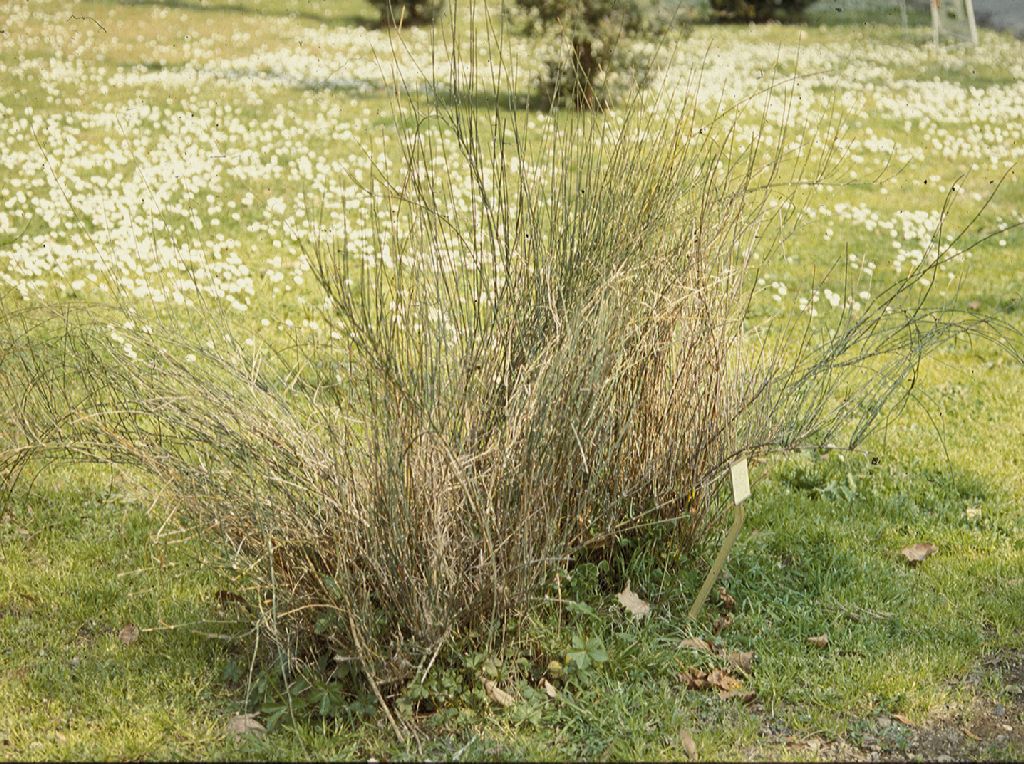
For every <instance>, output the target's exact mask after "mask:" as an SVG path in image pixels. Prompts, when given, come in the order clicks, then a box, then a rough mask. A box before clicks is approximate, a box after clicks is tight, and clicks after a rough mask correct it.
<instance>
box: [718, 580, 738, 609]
mask: <svg viewBox="0 0 1024 764" xmlns="http://www.w3.org/2000/svg"><path fill="white" fill-rule="evenodd" d="M718 604H719V605H721V606H722V610H725V611H726V612H732V611H733V610H735V609H736V598H735V597H733V596H732V595H731V594H729V592H727V591H726V590H725V587H724V586H719V587H718Z"/></svg>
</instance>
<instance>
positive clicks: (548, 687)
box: [540, 679, 558, 698]
mask: <svg viewBox="0 0 1024 764" xmlns="http://www.w3.org/2000/svg"><path fill="white" fill-rule="evenodd" d="M540 688H541V689H542V690H544V694H545V695H547V696H548V697H549V698H556V697H558V690H556V689H555V686H554V685H553V684H551V682H549V681H548V680H547V679H541V680H540Z"/></svg>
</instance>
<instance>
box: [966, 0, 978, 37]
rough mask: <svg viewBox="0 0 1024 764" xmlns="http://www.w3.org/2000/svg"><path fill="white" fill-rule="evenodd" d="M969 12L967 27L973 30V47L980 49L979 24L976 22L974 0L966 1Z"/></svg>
mask: <svg viewBox="0 0 1024 764" xmlns="http://www.w3.org/2000/svg"><path fill="white" fill-rule="evenodd" d="M964 10H966V11H967V26H968V28H969V29H970V30H971V45H973V46H974V47H978V22H977V21H975V20H974V0H964Z"/></svg>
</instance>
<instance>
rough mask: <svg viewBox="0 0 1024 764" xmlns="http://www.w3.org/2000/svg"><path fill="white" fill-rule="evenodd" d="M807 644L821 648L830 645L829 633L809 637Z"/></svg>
mask: <svg viewBox="0 0 1024 764" xmlns="http://www.w3.org/2000/svg"><path fill="white" fill-rule="evenodd" d="M807 644H809V645H811V646H813V647H819V648H825V647H828V634H819V635H818V636H816V637H808V638H807Z"/></svg>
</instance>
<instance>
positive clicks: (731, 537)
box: [688, 458, 750, 621]
mask: <svg viewBox="0 0 1024 764" xmlns="http://www.w3.org/2000/svg"><path fill="white" fill-rule="evenodd" d="M730 472H731V473H732V500H733V504H734V505H735V509H734V510H733V515H732V527H731V528H729V533H727V534H726V536H725V541H723V542H722V548H721V549H719V550H718V556H717V557H716V558H715V564H714V565H712V566H711V570H709V571H708V575H707V578H705V579H704V585H703V586H701V587H700V591H699V592H698V593H697V599H695V600H694V601H693V605H692V606H691V607H690V612H689V614H688V617H689V619H690V620H691V621H692V620H694V619H695V618H696V617H697V615H698V614H699V613H700V610H701V608H702V607H704V603H705V602H706V601H707V598H708V595H709V594H710V593H711V587H712V586H714V585H715V581H717V580H718V576H719V574H721V572H722V566H724V565H725V560H726V558H727V557H728V556H729V552H730V551H732V545H733V544H735V543H736V537H737V536H739V535H740V530H741V529H742V528H743V520H744V519H745V518H746V512H744V510H743V502H744V501H746V500H747V499H749V498H750V474H749V472H748V471H747V460H746V458H743V459H740V460H738V461H735V462H733V463H732V464H731V465H730Z"/></svg>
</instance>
